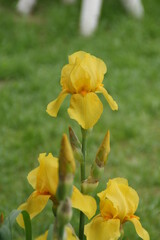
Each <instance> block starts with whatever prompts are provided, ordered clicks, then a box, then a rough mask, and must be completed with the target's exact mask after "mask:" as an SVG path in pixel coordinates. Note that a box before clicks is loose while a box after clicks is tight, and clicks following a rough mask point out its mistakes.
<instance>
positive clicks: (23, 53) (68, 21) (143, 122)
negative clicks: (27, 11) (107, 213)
mask: <svg viewBox="0 0 160 240" xmlns="http://www.w3.org/2000/svg"><path fill="white" fill-rule="evenodd" d="M15 5H16V1H12V3H11V2H10V1H9V0H5V1H4V0H3V1H1V3H0V15H1V21H0V212H4V213H5V215H7V214H8V213H9V212H10V211H11V210H12V209H14V208H17V207H18V206H19V205H20V204H21V203H22V202H24V201H25V200H26V198H27V197H28V196H29V194H30V193H31V192H32V188H31V187H30V186H29V184H28V183H27V180H26V176H27V173H28V172H29V171H30V170H31V169H33V168H34V167H35V166H37V157H38V155H39V153H40V152H52V153H53V155H54V156H57V155H58V152H59V146H60V140H61V136H62V134H63V133H64V132H67V131H68V125H72V126H73V128H74V129H75V130H76V132H77V133H78V135H79V136H80V130H79V127H78V126H77V123H76V122H74V121H72V120H70V119H69V117H68V115H67V111H66V109H67V107H68V105H69V98H67V100H66V101H65V103H64V104H63V106H62V107H61V110H60V112H59V115H58V117H57V118H56V119H53V118H51V117H50V116H48V115H47V114H46V112H45V109H46V106H47V104H48V102H50V101H51V100H53V99H55V98H56V96H57V95H58V93H59V92H60V85H59V79H60V72H61V68H62V66H63V65H64V64H66V63H67V56H68V55H69V54H71V53H73V52H75V51H77V50H84V51H87V52H90V53H92V54H94V55H96V56H97V57H100V58H102V59H103V60H104V61H105V63H106V64H107V67H108V73H107V74H106V77H105V80H104V84H105V87H106V88H107V89H108V91H109V92H110V93H111V95H112V96H113V97H114V99H115V100H116V101H117V102H118V105H119V111H118V112H116V113H115V112H112V111H111V110H110V108H109V106H108V104H107V102H106V101H105V100H104V98H103V97H101V100H102V102H103V104H104V112H103V114H102V116H101V118H100V120H99V122H98V123H97V124H96V125H95V127H94V129H93V132H92V134H90V136H89V137H88V155H87V162H88V164H87V169H88V171H89V166H90V163H91V162H92V160H93V159H94V157H95V154H96V151H97V147H98V146H99V144H100V142H101V140H102V138H103V136H104V131H107V129H110V131H111V153H110V156H109V161H108V164H107V166H106V171H105V175H104V178H103V180H102V181H101V183H100V186H99V191H101V190H102V189H103V188H104V186H105V184H106V181H107V180H108V179H109V178H113V177H118V176H120V177H126V178H128V180H129V183H130V185H131V186H132V187H133V188H135V189H136V190H137V192H138V194H139V196H140V204H139V208H138V214H139V215H140V217H141V222H142V224H143V226H144V227H145V228H146V229H147V230H148V232H149V233H150V236H151V239H153V240H154V239H159V238H160V222H159V219H160V167H159V165H160V159H159V156H160V127H159V120H160V101H159V100H160V98H159V93H160V81H159V79H160V71H159V66H160V57H159V56H160V44H159V42H160V29H159V26H160V18H159V1H158V0H155V1H149V0H146V1H144V6H145V11H146V14H145V18H144V19H143V20H142V21H137V20H135V19H132V18H131V17H130V16H128V15H127V14H126V13H125V12H124V10H123V8H122V6H121V5H120V3H119V2H118V1H116V0H107V1H104V5H103V11H102V16H101V19H100V24H99V28H98V30H97V31H96V32H95V34H94V35H93V36H91V37H89V38H84V37H82V36H80V35H79V30H78V21H79V3H77V4H75V5H73V6H64V5H62V4H61V3H60V2H58V1H49V0H48V1H45V2H44V1H42V0H41V1H39V3H38V5H37V7H36V9H35V12H34V13H33V14H32V15H31V16H30V17H22V16H20V15H18V14H17V13H16V11H15ZM78 170H79V169H78V168H77V171H78ZM77 179H78V177H77V178H76V181H77V182H78V180H77ZM50 208H51V205H50V204H49V205H48V207H47V213H45V212H43V213H42V214H41V215H39V216H38V217H36V218H35V219H34V220H33V228H34V235H35V236H37V235H38V234H40V233H42V232H44V231H45V230H46V229H47V228H48V225H49V223H50V221H51V219H52V214H51V211H50ZM46 216H47V218H46ZM75 216H76V211H75V214H74V216H73V221H72V222H74V225H75V222H76V221H77V218H76V217H75ZM127 225H128V226H126V227H125V230H126V231H125V239H126V240H127V239H138V237H137V236H136V233H135V232H134V230H133V228H132V226H131V225H130V224H127ZM15 229H16V231H15V239H23V237H22V236H24V235H23V231H22V230H21V229H19V227H18V226H15Z"/></svg>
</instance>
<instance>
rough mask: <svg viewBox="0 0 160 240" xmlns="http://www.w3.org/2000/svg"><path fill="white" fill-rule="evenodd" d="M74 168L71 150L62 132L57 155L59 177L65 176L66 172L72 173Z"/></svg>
mask: <svg viewBox="0 0 160 240" xmlns="http://www.w3.org/2000/svg"><path fill="white" fill-rule="evenodd" d="M75 168H76V166H75V161H74V156H73V151H72V148H71V145H70V143H69V141H68V138H67V135H66V134H64V135H63V137H62V141H61V150H60V155H59V177H60V178H65V177H66V175H68V174H74V173H75Z"/></svg>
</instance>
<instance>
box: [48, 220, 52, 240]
mask: <svg viewBox="0 0 160 240" xmlns="http://www.w3.org/2000/svg"><path fill="white" fill-rule="evenodd" d="M47 240H53V224H51V225H50V227H49V230H48V236H47Z"/></svg>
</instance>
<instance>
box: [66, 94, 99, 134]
mask: <svg viewBox="0 0 160 240" xmlns="http://www.w3.org/2000/svg"><path fill="white" fill-rule="evenodd" d="M102 112H103V105H102V103H101V101H100V100H99V98H98V97H97V95H96V94H95V93H92V92H91V93H87V94H86V95H84V96H83V95H81V94H73V95H72V97H71V102H70V107H69V109H68V114H69V116H70V118H72V119H74V120H76V121H77V122H78V123H79V124H80V125H81V126H82V128H84V129H88V128H92V127H93V126H94V124H95V123H96V122H97V121H98V119H99V118H100V116H101V114H102Z"/></svg>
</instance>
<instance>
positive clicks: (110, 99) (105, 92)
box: [97, 87, 118, 111]
mask: <svg viewBox="0 0 160 240" xmlns="http://www.w3.org/2000/svg"><path fill="white" fill-rule="evenodd" d="M97 91H99V92H101V93H102V94H103V95H104V97H105V99H106V100H107V102H108V103H109V105H110V107H111V109H112V110H113V111H114V110H118V105H117V103H116V102H115V101H114V100H113V98H112V97H111V95H109V93H108V92H107V90H106V89H105V88H104V87H99V88H98V89H97Z"/></svg>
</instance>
